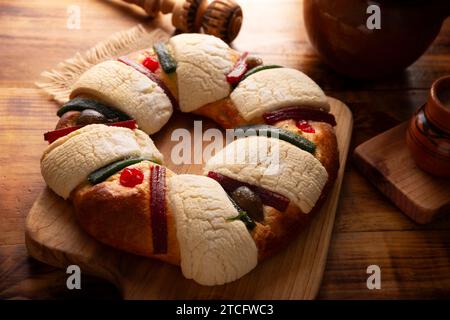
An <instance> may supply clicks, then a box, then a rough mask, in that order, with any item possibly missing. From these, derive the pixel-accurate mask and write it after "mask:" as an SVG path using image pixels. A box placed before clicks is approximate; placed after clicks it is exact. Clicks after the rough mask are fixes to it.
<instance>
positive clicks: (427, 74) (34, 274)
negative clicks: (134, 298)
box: [0, 0, 450, 299]
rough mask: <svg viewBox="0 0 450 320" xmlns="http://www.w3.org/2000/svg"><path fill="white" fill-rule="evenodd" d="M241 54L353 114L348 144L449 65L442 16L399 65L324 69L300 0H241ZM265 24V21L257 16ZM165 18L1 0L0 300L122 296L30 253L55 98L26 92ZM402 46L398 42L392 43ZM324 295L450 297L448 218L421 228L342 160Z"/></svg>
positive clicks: (393, 120) (388, 122)
mask: <svg viewBox="0 0 450 320" xmlns="http://www.w3.org/2000/svg"><path fill="white" fill-rule="evenodd" d="M240 2H241V4H242V6H243V10H244V23H243V27H242V30H241V34H240V35H239V36H238V38H237V39H236V40H235V42H234V44H233V45H234V46H235V47H236V48H237V49H240V50H248V51H251V52H254V53H255V54H258V55H261V56H262V57H263V58H264V59H265V60H266V61H270V62H273V63H279V64H284V65H286V66H289V67H294V68H298V69H300V70H302V71H304V72H306V73H307V74H308V75H310V76H311V77H312V78H313V79H314V80H316V81H317V82H318V83H319V85H321V86H322V87H323V88H324V90H325V91H326V93H327V94H328V95H330V96H333V97H336V98H338V99H340V100H342V101H344V102H345V103H346V104H347V105H348V106H349V107H350V108H351V109H352V112H353V115H354V130H353V141H352V147H353V148H354V147H355V146H357V145H358V144H360V143H362V142H364V141H366V140H368V139H369V138H371V137H373V136H375V135H376V134H378V133H381V132H383V131H385V130H387V129H389V128H391V127H394V126H395V125H397V124H399V123H401V122H403V121H405V120H407V119H408V118H409V117H410V115H411V114H412V112H413V111H414V110H415V108H416V107H417V106H419V105H421V104H422V103H424V102H425V101H426V99H427V95H428V91H427V90H428V88H429V87H430V85H431V83H432V82H433V80H435V79H436V78H438V77H440V76H443V75H446V74H449V73H450V21H449V19H447V21H446V22H445V23H444V25H443V28H442V30H441V33H440V35H439V37H438V38H437V39H436V41H435V43H434V44H433V46H432V47H431V48H430V49H429V50H428V51H427V52H426V54H425V55H424V56H422V58H420V59H419V60H418V61H417V62H416V63H415V64H413V65H412V66H410V67H409V68H408V69H407V70H406V71H404V72H403V73H401V74H399V75H397V76H395V77H392V78H389V79H384V80H372V81H362V80H352V79H348V78H346V77H343V76H341V75H338V74H336V73H334V72H333V71H332V70H331V69H330V68H328V67H327V66H326V65H324V64H323V63H322V62H321V61H320V59H319V57H318V55H317V54H316V53H315V52H314V50H313V49H312V47H311V46H310V44H309V42H308V39H307V37H306V33H305V30H304V27H303V18H302V3H301V1H297V0H277V1H268V0H248V1H240ZM72 4H77V5H79V6H80V8H81V29H80V30H69V29H67V28H66V23H67V9H68V7H69V5H72ZM262 21H264V23H262ZM169 22H170V17H166V16H164V17H160V18H157V19H156V20H150V19H148V18H147V17H145V15H144V14H143V13H142V12H141V11H139V10H134V9H131V8H130V7H129V6H127V5H124V4H122V3H119V2H118V1H107V0H89V1H88V0H78V1H72V0H71V1H69V0H48V1H25V0H15V1H7V0H1V1H0V38H1V42H0V43H1V44H0V45H1V50H0V58H1V61H2V68H0V150H1V152H0V163H1V165H0V298H32V299H42V298H52V299H63V298H96V299H112V298H120V294H119V292H118V291H117V289H115V287H114V286H113V285H111V284H109V283H107V282H104V281H101V280H98V279H94V278H92V277H89V276H84V275H83V278H82V288H83V289H82V290H71V291H70V290H67V288H66V286H65V281H66V276H67V275H66V274H65V272H64V271H62V270H59V269H56V268H53V267H49V266H46V265H44V264H41V263H39V262H37V261H36V260H34V259H31V258H29V257H28V255H27V252H26V249H25V245H24V221H25V217H26V214H27V212H28V211H29V210H30V208H31V206H32V204H33V202H34V200H35V199H36V198H37V196H38V194H39V192H40V190H42V188H43V186H44V182H43V180H42V178H41V175H40V172H39V158H40V156H41V153H42V150H43V148H44V147H45V145H46V143H45V142H44V141H43V139H42V133H43V132H45V131H47V130H49V129H51V128H53V127H54V125H55V122H56V120H57V117H56V115H55V112H56V108H57V105H56V104H55V103H53V102H52V101H50V100H49V99H48V97H46V96H44V95H42V92H41V91H40V90H38V89H36V88H35V86H34V81H35V80H36V79H37V78H38V76H39V74H40V72H41V71H43V70H46V69H49V68H51V67H53V66H54V65H55V64H57V63H58V62H60V61H62V60H64V59H66V58H69V57H71V56H72V55H73V54H74V53H75V52H76V51H84V50H86V49H88V48H90V47H91V46H93V45H94V44H96V43H97V42H99V41H101V40H102V39H104V38H105V37H107V36H109V35H111V34H112V33H114V32H117V31H121V30H124V29H127V28H130V27H132V26H134V25H136V24H137V23H142V24H144V25H145V26H147V27H148V28H155V27H160V28H164V29H165V30H168V31H173V30H172V29H171V27H170V24H169ZM399 45H401V43H399ZM372 264H376V265H379V266H380V268H381V272H382V279H381V281H382V288H381V290H368V289H367V287H366V279H367V276H368V275H367V274H366V269H367V267H368V266H369V265H372ZM318 297H319V298H321V299H355V298H361V299H386V298H449V297H450V217H449V216H447V217H446V218H443V219H441V220H439V221H437V222H435V223H432V224H430V225H427V226H419V225H417V224H415V223H414V222H412V221H411V220H410V219H409V218H407V217H405V216H404V215H403V214H402V213H401V212H400V211H399V210H398V209H397V208H396V207H395V206H394V205H393V204H391V202H389V200H387V199H386V198H385V197H384V196H383V195H382V194H381V193H380V192H378V191H377V189H376V188H375V187H373V186H372V185H371V184H370V182H368V181H367V180H366V178H365V177H364V176H362V175H361V174H360V173H359V172H358V171H356V169H355V167H354V165H353V164H351V163H350V162H349V163H348V164H347V167H346V172H345V176H344V180H343V186H342V192H341V199H340V203H339V207H338V211H337V217H336V223H335V227H334V232H333V238H332V242H331V247H330V250H329V254H328V259H327V265H326V270H325V274H324V278H323V281H322V285H321V288H320V291H319V296H318Z"/></svg>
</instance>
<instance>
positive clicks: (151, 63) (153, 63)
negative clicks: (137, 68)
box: [142, 57, 159, 72]
mask: <svg viewBox="0 0 450 320" xmlns="http://www.w3.org/2000/svg"><path fill="white" fill-rule="evenodd" d="M142 64H143V65H144V67H146V68H147V69H148V70H150V71H151V72H155V71H156V70H158V68H159V62H158V60H156V59H153V58H152V57H146V58H145V59H144V61H142Z"/></svg>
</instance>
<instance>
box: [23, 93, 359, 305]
mask: <svg viewBox="0 0 450 320" xmlns="http://www.w3.org/2000/svg"><path fill="white" fill-rule="evenodd" d="M330 103H331V107H332V109H331V110H332V113H333V114H334V115H335V116H336V120H337V123H338V125H337V127H336V134H337V138H338V143H339V150H340V163H341V168H340V170H339V175H338V178H337V181H336V183H335V185H334V187H333V189H332V191H331V193H330V195H329V197H328V199H327V201H326V202H325V204H324V205H323V207H322V209H321V211H320V212H318V213H317V215H316V217H315V218H314V219H313V222H312V223H311V224H310V225H309V227H308V228H306V229H305V230H303V231H302V232H301V233H300V235H299V237H298V238H297V239H295V240H294V241H293V242H292V243H291V244H290V245H289V246H288V247H287V248H285V249H284V250H283V251H281V252H280V253H279V254H277V255H276V256H274V257H272V258H271V259H269V260H268V261H265V262H263V263H261V264H260V265H258V266H257V267H256V268H255V269H254V270H253V271H251V272H250V273H249V274H247V275H246V276H244V277H243V278H241V279H239V280H237V281H235V282H233V283H229V284H227V285H223V286H216V287H203V286H200V285H198V284H196V283H195V282H194V281H192V280H187V279H185V278H184V277H183V275H182V273H181V270H180V269H179V268H178V267H176V266H171V265H168V264H165V263H162V262H159V261H156V260H152V259H148V258H143V257H139V256H135V255H132V254H128V253H125V252H122V251H118V250H115V249H112V248H110V247H107V246H106V245H103V244H101V243H99V242H97V241H96V240H94V239H93V238H92V237H90V236H89V235H87V234H86V233H85V232H83V230H82V229H81V228H80V227H79V226H78V224H77V222H76V221H75V217H74V215H73V213H72V208H71V205H70V203H68V202H66V201H64V200H62V199H61V198H59V197H58V196H56V195H55V194H54V193H53V192H51V191H50V190H49V189H48V188H46V189H44V190H43V191H42V193H41V194H40V195H39V197H38V199H37V200H36V202H35V203H34V205H33V207H32V208H31V210H30V212H29V214H28V217H27V219H26V226H25V230H26V231H25V232H26V234H25V238H26V245H27V248H28V252H29V254H30V255H31V256H33V257H34V258H36V259H38V260H40V261H42V262H44V263H47V264H50V265H53V266H57V267H61V268H64V269H65V268H67V266H68V265H71V264H76V265H78V266H79V267H80V268H81V272H82V274H83V273H87V274H91V275H95V276H99V277H102V278H105V279H107V280H109V281H111V282H113V283H114V284H115V285H116V286H117V287H118V288H119V289H120V290H121V291H122V294H123V297H124V298H125V299H313V298H314V297H315V296H316V295H317V292H318V290H319V286H320V282H321V279H322V274H323V271H324V269H325V263H326V258H327V252H328V246H329V243H330V239H331V233H332V230H333V225H334V218H335V213H336V207H337V204H338V200H339V192H340V189H341V183H342V177H343V173H344V169H345V162H346V159H347V152H348V148H349V144H350V139H351V133H352V126H353V119H352V114H351V112H350V110H349V109H348V107H347V106H346V105H345V104H344V103H342V102H340V101H338V100H335V99H333V98H330ZM195 119H200V118H194V117H193V116H191V115H176V116H175V117H174V118H173V119H171V121H170V123H169V124H168V125H167V126H166V127H165V128H164V130H162V132H160V133H159V134H158V135H156V136H155V137H154V138H155V141H156V144H157V146H158V148H159V149H160V151H161V152H162V153H163V154H164V155H165V159H166V164H167V166H168V167H169V168H170V169H172V170H174V171H175V172H177V173H187V172H189V173H198V174H200V173H201V168H202V165H183V166H175V165H173V164H172V163H170V151H171V146H172V145H174V144H176V142H172V141H170V140H171V139H170V136H171V133H172V131H173V130H174V129H176V128H180V127H182V128H187V129H188V130H191V131H192V127H193V125H192V121H193V120H195ZM202 120H204V121H203V130H205V129H207V128H209V127H214V126H215V125H214V123H212V122H211V121H207V120H205V119H202Z"/></svg>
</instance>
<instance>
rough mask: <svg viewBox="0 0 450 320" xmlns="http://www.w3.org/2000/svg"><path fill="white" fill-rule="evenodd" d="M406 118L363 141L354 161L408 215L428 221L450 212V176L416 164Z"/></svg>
mask: <svg viewBox="0 0 450 320" xmlns="http://www.w3.org/2000/svg"><path fill="white" fill-rule="evenodd" d="M408 126H409V121H406V122H404V123H402V124H400V125H398V126H396V127H394V128H392V129H389V130H388V131H386V132H383V133H381V134H379V135H377V136H375V137H373V138H372V139H370V140H368V141H366V142H364V143H362V144H360V145H359V146H358V147H357V148H356V149H355V152H354V154H353V158H354V163H355V165H356V166H357V167H358V168H359V169H360V170H361V172H363V173H364V174H365V175H366V177H367V178H368V179H370V181H371V182H372V183H373V184H374V185H375V186H376V187H377V188H378V189H379V190H380V191H381V192H383V194H385V195H386V196H387V197H388V198H389V199H391V200H392V202H394V203H395V204H396V205H397V207H398V208H400V209H401V210H402V211H403V212H404V213H405V214H406V215H408V217H410V218H411V219H413V220H414V221H415V222H417V223H429V222H430V221H432V220H435V219H438V218H439V217H440V216H442V215H445V214H448V213H450V180H448V179H442V178H438V177H433V176H432V175H430V174H428V173H426V172H425V171H422V170H421V169H420V168H418V167H417V165H416V163H415V162H414V159H413V158H412V156H411V153H410V151H409V149H408V146H407V145H406V139H405V136H406V131H407V128H408Z"/></svg>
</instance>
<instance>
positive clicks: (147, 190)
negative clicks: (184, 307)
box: [41, 34, 339, 286]
mask: <svg viewBox="0 0 450 320" xmlns="http://www.w3.org/2000/svg"><path fill="white" fill-rule="evenodd" d="M174 110H177V112H192V113H195V114H198V115H203V116H206V117H209V118H211V119H212V120H214V121H215V122H216V123H218V124H219V125H220V126H221V127H222V128H230V129H233V130H234V136H235V139H234V141H233V142H231V143H229V144H228V145H226V146H225V147H224V148H223V149H222V150H221V151H220V152H218V153H216V154H215V155H214V156H213V157H212V158H210V159H209V160H208V161H207V163H206V164H205V166H204V175H191V174H180V175H178V174H176V172H173V171H171V170H169V169H168V168H166V167H165V166H164V159H163V155H162V154H161V153H160V152H159V151H158V149H157V148H156V147H155V144H154V143H153V141H152V140H151V138H150V137H149V135H152V134H154V133H156V132H158V131H159V130H160V129H161V128H163V127H164V125H165V124H166V123H167V122H168V121H170V118H171V115H172V113H173V112H174ZM57 115H58V116H59V121H58V123H57V125H56V128H55V130H53V131H49V132H47V133H45V135H44V138H45V140H47V141H48V142H49V146H48V147H47V149H46V150H45V151H44V154H43V156H42V158H41V172H42V176H43V177H44V179H45V181H46V183H47V185H48V186H49V188H50V189H51V190H53V191H54V192H55V193H56V194H57V195H59V196H60V197H62V198H64V199H66V200H68V201H70V202H71V203H72V204H73V206H74V208H75V215H76V217H77V220H78V222H79V224H80V225H81V226H82V228H83V229H84V230H85V231H87V232H88V233H89V234H90V235H91V236H92V237H94V238H95V239H97V240H98V241H101V242H102V243H104V244H107V245H109V246H112V247H115V248H117V249H120V250H124V251H127V252H130V253H133V254H137V255H141V256H145V257H149V258H155V259H159V260H162V261H165V262H168V263H171V264H174V265H180V267H181V270H182V272H183V274H184V276H185V277H186V278H189V279H193V280H194V281H196V282H198V283H199V284H202V285H207V286H212V285H221V284H225V283H228V282H231V281H235V280H237V279H239V278H241V277H242V276H244V275H245V274H247V273H249V272H250V271H251V270H252V269H253V268H255V267H256V265H257V264H258V263H260V262H261V261H262V260H264V259H266V258H269V257H270V256H271V255H273V254H274V253H276V252H278V251H279V250H281V249H282V248H283V246H285V245H286V244H287V243H289V242H290V241H291V240H292V239H293V238H294V237H295V236H296V235H298V234H299V233H300V232H301V230H302V228H303V227H304V226H306V224H307V223H308V222H309V221H310V220H311V218H312V217H313V216H314V212H316V211H317V210H318V209H319V208H320V206H321V204H322V203H323V202H324V200H325V199H326V196H327V194H328V192H329V190H330V188H331V186H332V185H333V183H334V181H335V179H336V175H337V171H338V168H339V156H338V147H337V141H336V136H335V133H334V128H333V127H334V126H335V125H336V121H335V118H334V116H333V115H332V114H331V113H330V106H329V104H328V100H327V98H326V96H325V94H324V92H323V91H322V90H321V88H320V87H319V86H318V85H317V84H316V83H315V82H314V81H313V80H312V79H310V78H309V77H308V76H307V75H305V74H304V73H302V72H300V71H298V70H295V69H290V68H283V67H281V66H278V65H270V64H264V63H263V61H262V60H261V59H260V58H258V57H255V56H252V55H249V54H248V53H247V52H244V53H241V52H238V51H236V50H234V49H232V48H230V47H229V46H228V45H227V44H226V43H224V42H223V41H221V40H220V39H218V38H215V37H213V36H209V35H201V34H181V35H177V36H174V37H172V38H170V39H169V40H168V41H167V42H165V43H156V44H155V45H154V46H153V47H152V48H149V49H145V50H141V51H138V52H134V53H131V54H129V55H127V56H123V57H118V58H117V59H114V60H113V59H111V60H108V61H104V62H101V63H99V64H97V65H95V66H93V67H92V68H90V69H89V70H87V71H86V72H85V73H84V74H82V75H81V76H80V77H79V79H78V80H77V81H76V82H75V84H74V85H73V88H72V93H71V95H70V100H69V101H67V103H65V104H64V105H63V106H61V108H60V109H59V110H58V112H57Z"/></svg>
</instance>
